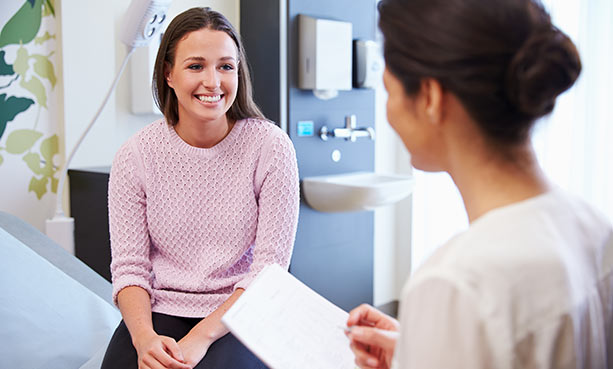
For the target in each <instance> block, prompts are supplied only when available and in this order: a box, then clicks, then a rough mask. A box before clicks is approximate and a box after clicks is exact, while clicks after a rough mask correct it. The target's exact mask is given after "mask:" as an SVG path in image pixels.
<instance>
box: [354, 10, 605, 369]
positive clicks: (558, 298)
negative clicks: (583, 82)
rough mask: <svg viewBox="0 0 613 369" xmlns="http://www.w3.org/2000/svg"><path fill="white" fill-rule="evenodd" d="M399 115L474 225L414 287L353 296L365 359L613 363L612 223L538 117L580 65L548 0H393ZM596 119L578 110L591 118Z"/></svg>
mask: <svg viewBox="0 0 613 369" xmlns="http://www.w3.org/2000/svg"><path fill="white" fill-rule="evenodd" d="M379 11H380V20H379V26H380V28H381V31H382V32H383V35H384V38H385V46H384V57H385V61H386V70H385V73H384V82H385V86H386V89H387V91H388V93H389V97H388V102H387V115H388V120H389V123H390V125H391V126H392V127H393V128H394V130H395V131H396V132H397V133H398V135H399V136H400V138H401V139H402V141H403V142H404V144H405V146H406V147H407V149H408V151H409V152H410V154H411V161H412V164H413V166H415V167H416V168H417V169H421V170H425V171H445V172H447V173H449V175H450V176H451V178H452V179H453V181H454V182H455V185H456V186H457V187H458V189H459V191H460V194H461V196H462V199H463V201H464V206H465V209H466V212H467V214H468V218H469V221H470V227H469V228H468V230H466V231H465V232H464V233H461V234H459V235H457V236H455V237H454V238H452V239H451V240H449V241H448V242H447V243H446V244H444V245H443V246H441V247H440V248H439V249H438V250H437V251H436V252H435V253H434V254H433V255H432V256H431V257H430V258H429V259H428V260H427V261H426V262H425V263H424V264H423V265H422V266H421V267H420V268H419V269H418V270H417V271H416V272H415V273H414V274H413V276H412V277H411V278H410V279H409V281H408V282H407V283H406V285H405V286H404V288H403V291H402V293H401V301H400V308H399V321H397V320H395V319H393V318H391V317H389V316H387V315H384V314H383V313H381V312H379V311H377V310H376V309H374V308H373V307H371V306H368V305H362V306H360V307H358V308H356V309H354V310H353V311H351V312H350V315H349V319H348V322H347V325H348V326H349V327H350V333H348V336H349V338H350V341H351V348H352V350H353V351H354V353H355V358H356V363H357V364H358V365H359V366H360V367H361V368H389V367H396V368H416V369H453V368H471V369H478V368H484V369H485V368H501V369H503V368H504V369H506V368H509V369H510V368H560V369H561V368H585V369H587V368H589V369H604V368H611V367H613V231H612V228H611V223H610V221H609V220H607V219H606V218H605V217H604V216H603V215H601V214H600V213H598V212H597V211H595V210H594V209H593V208H592V207H591V206H589V205H588V204H586V203H585V202H584V201H582V200H581V199H579V198H576V197H575V196H572V195H570V194H568V193H566V192H565V191H563V190H561V189H560V188H558V187H556V185H555V184H553V183H552V182H550V181H549V180H548V179H547V178H546V176H545V174H544V173H543V171H542V169H541V168H540V166H539V163H538V161H537V158H536V155H535V153H534V150H533V148H532V145H531V140H530V133H531V130H532V128H533V126H534V124H535V122H536V121H537V120H538V119H539V118H541V117H543V116H545V115H547V114H548V113H550V112H551V111H552V110H553V108H554V105H555V101H556V97H557V96H558V95H560V94H561V93H563V92H564V91H566V90H567V89H568V88H570V87H571V86H572V85H573V83H574V82H575V80H576V79H577V78H578V76H579V74H580V71H581V61H580V58H579V54H578V52H577V49H576V47H575V45H574V44H573V43H572V41H571V40H570V39H569V38H568V36H566V35H565V34H564V33H563V32H561V31H560V30H559V29H558V28H556V27H555V26H554V25H553V24H552V23H551V20H550V17H549V14H548V13H547V12H546V11H545V9H544V8H543V6H542V5H541V4H540V3H539V2H538V1H535V0H490V1H480V0H410V1H409V0H383V1H381V2H380V4H379ZM586 123H587V122H581V121H579V122H576V124H586Z"/></svg>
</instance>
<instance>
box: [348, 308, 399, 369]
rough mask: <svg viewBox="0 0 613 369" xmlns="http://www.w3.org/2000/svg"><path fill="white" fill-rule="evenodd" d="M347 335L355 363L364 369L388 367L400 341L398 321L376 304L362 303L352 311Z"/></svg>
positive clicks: (386, 368)
mask: <svg viewBox="0 0 613 369" xmlns="http://www.w3.org/2000/svg"><path fill="white" fill-rule="evenodd" d="M347 326H348V327H349V328H350V331H349V333H348V334H347V337H349V340H350V342H351V350H352V351H353V353H354V355H355V363H356V364H357V365H358V366H359V367H360V368H363V369H388V368H390V367H391V365H392V357H393V356H394V348H395V347H396V341H397V340H398V336H399V333H398V331H399V330H400V324H399V323H398V321H397V320H396V319H394V318H392V317H390V316H388V315H385V314H384V313H382V312H380V311H379V310H377V309H375V308H374V307H372V306H370V305H367V304H362V305H360V306H359V307H357V308H355V309H353V310H351V312H349V318H348V319H347Z"/></svg>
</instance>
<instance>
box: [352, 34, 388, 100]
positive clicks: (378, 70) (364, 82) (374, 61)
mask: <svg viewBox="0 0 613 369" xmlns="http://www.w3.org/2000/svg"><path fill="white" fill-rule="evenodd" d="M353 60H354V70H353V72H354V73H353V77H354V78H353V85H354V86H355V87H358V88H376V87H377V85H378V84H379V83H380V82H381V78H382V77H383V68H384V63H385V62H384V61H383V56H382V55H381V50H380V47H379V44H377V43H376V42H375V41H372V40H355V41H354V42H353Z"/></svg>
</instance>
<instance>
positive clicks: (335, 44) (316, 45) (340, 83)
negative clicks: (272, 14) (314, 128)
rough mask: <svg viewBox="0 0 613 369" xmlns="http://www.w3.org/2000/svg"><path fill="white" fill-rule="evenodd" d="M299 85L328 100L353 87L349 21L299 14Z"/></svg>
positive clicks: (350, 27)
mask: <svg viewBox="0 0 613 369" xmlns="http://www.w3.org/2000/svg"><path fill="white" fill-rule="evenodd" d="M298 24H299V26H298V27H299V32H298V33H299V36H298V37H299V50H298V58H299V63H298V68H299V76H298V87H299V88H301V89H306V90H313V93H314V94H315V96H317V97H318V98H320V99H323V100H327V99H331V98H334V97H336V96H337V95H338V91H339V90H345V91H346V90H351V88H352V24H351V23H349V22H341V21H335V20H329V19H321V18H314V17H310V16H308V15H304V14H300V15H299V16H298Z"/></svg>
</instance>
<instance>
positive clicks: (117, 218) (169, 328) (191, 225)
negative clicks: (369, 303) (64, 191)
mask: <svg viewBox="0 0 613 369" xmlns="http://www.w3.org/2000/svg"><path fill="white" fill-rule="evenodd" d="M249 78H250V77H249V70H248V67H247V63H246V58H245V53H244V49H243V46H242V44H241V41H240V37H239V35H238V34H237V33H236V31H235V30H234V28H233V27H232V25H231V24H230V23H229V22H228V20H227V19H226V18H225V17H224V16H223V15H221V14H219V13H217V12H215V11H212V10H210V9H208V8H193V9H190V10H188V11H186V12H184V13H182V14H180V15H178V16H177V17H176V18H175V19H174V20H173V21H172V22H171V23H170V24H169V26H168V28H167V30H166V32H165V33H164V37H163V39H162V42H161V45H160V49H159V51H158V56H157V60H156V64H155V70H154V78H153V79H154V91H153V92H154V97H155V99H156V102H157V104H158V106H159V108H160V110H161V111H162V112H163V113H164V119H161V120H159V121H157V122H154V123H152V124H150V125H149V126H147V127H145V128H144V129H142V130H141V131H140V132H138V133H137V134H136V135H135V136H133V137H132V138H130V139H129V140H128V142H126V143H125V144H124V145H123V146H122V147H121V148H120V149H119V151H118V152H117V154H116V156H115V160H114V162H113V166H112V169H111V176H110V180H109V224H110V231H111V251H112V261H111V272H112V278H113V298H114V300H115V302H116V303H117V305H118V306H119V309H120V311H121V314H122V316H123V321H122V322H121V323H120V325H119V327H118V328H117V330H116V331H115V334H114V336H113V338H112V339H111V343H110V344H109V347H108V349H107V352H106V355H105V358H104V362H103V365H102V368H104V369H111V368H137V367H138V368H179V369H188V368H205V367H206V368H263V367H264V365H263V364H262V363H261V362H260V361H259V360H258V359H257V358H256V357H255V356H254V355H253V354H251V353H250V352H249V351H248V350H247V349H246V348H245V347H244V346H243V345H242V344H241V343H240V342H238V341H237V340H236V338H234V336H232V334H230V333H228V331H227V330H226V328H225V327H224V326H223V325H222V324H221V317H222V316H223V314H224V312H225V311H226V310H227V309H228V308H229V307H230V306H232V304H233V303H234V301H236V299H238V297H239V296H240V295H241V294H242V292H243V291H244V289H245V288H247V287H248V286H249V284H250V283H251V281H252V280H253V279H254V278H255V276H256V275H257V274H258V273H259V272H260V271H261V270H262V269H263V268H264V267H265V266H266V265H269V264H272V263H276V264H279V265H282V266H284V267H286V268H287V267H288V266H289V261H290V257H291V254H292V249H293V243H294V237H295V233H296V226H297V221H298V206H299V201H300V200H299V188H298V168H297V163H296V155H295V152H294V148H293V145H292V143H291V141H290V140H289V137H288V136H287V134H285V132H283V131H282V130H281V129H280V128H279V127H277V126H276V125H274V124H273V123H271V122H269V121H268V120H266V119H265V118H264V117H263V116H262V113H261V112H260V110H259V109H258V108H257V106H256V105H255V103H254V102H253V99H252V97H251V81H250V79H249Z"/></svg>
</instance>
